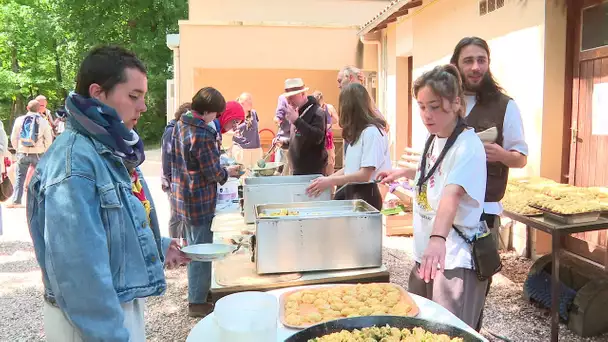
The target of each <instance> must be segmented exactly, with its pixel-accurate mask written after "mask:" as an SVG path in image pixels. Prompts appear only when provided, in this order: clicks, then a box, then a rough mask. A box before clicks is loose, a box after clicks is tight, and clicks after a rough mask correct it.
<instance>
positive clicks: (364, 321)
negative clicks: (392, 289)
mask: <svg viewBox="0 0 608 342" xmlns="http://www.w3.org/2000/svg"><path fill="white" fill-rule="evenodd" d="M387 324H388V325H389V326H390V327H393V328H399V329H404V328H406V329H412V328H415V327H420V328H422V329H424V330H426V331H429V332H432V333H435V334H446V335H448V336H450V337H451V338H455V337H461V338H462V339H463V340H464V342H479V341H483V340H482V339H480V338H478V337H476V336H475V335H473V334H471V333H469V332H466V331H464V330H462V329H460V328H456V327H454V326H451V325H448V324H443V323H437V322H432V321H427V320H425V319H420V318H413V317H401V316H362V317H352V318H343V319H338V320H335V321H329V322H325V323H321V324H317V325H314V326H312V327H310V328H307V329H304V330H302V331H300V332H298V333H296V334H295V335H292V336H291V337H289V338H288V339H286V340H285V342H308V341H309V340H311V339H314V338H317V337H321V336H325V335H328V334H332V333H335V332H340V331H342V330H354V329H363V328H371V327H373V326H377V327H382V326H386V325H387Z"/></svg>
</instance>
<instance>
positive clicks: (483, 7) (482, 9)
mask: <svg viewBox="0 0 608 342" xmlns="http://www.w3.org/2000/svg"><path fill="white" fill-rule="evenodd" d="M487 13H488V1H487V0H480V1H479V15H486V14H487Z"/></svg>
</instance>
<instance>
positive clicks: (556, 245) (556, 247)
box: [551, 232, 561, 342]
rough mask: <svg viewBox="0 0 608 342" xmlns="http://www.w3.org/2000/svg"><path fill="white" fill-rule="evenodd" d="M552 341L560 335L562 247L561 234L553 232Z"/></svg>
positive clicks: (555, 340) (555, 341)
mask: <svg viewBox="0 0 608 342" xmlns="http://www.w3.org/2000/svg"><path fill="white" fill-rule="evenodd" d="M551 245H552V250H551V264H552V265H553V270H552V272H551V342H558V335H559V253H560V248H561V240H560V234H559V233H557V232H554V233H553V234H551Z"/></svg>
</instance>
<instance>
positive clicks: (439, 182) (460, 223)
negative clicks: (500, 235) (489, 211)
mask: <svg viewBox="0 0 608 342" xmlns="http://www.w3.org/2000/svg"><path fill="white" fill-rule="evenodd" d="M446 142H447V138H435V141H434V143H433V146H432V150H431V151H430V152H429V153H427V167H426V172H427V173H428V172H429V171H430V169H431V168H432V167H433V164H434V163H435V161H436V160H437V158H438V157H439V154H440V153H441V150H442V149H443V147H444V146H445V143H446ZM419 177H420V165H419V167H418V172H417V173H416V182H417V180H418V178H419ZM449 184H455V185H460V186H461V187H463V188H464V190H465V191H466V194H465V195H464V197H463V198H462V199H461V201H460V203H459V205H458V210H457V212H456V217H455V219H454V225H455V226H456V227H458V228H459V229H460V231H461V232H462V233H464V234H465V235H466V236H467V237H468V238H471V237H473V236H475V235H476V234H478V233H481V232H484V231H485V225H484V226H481V225H480V222H479V220H480V218H481V214H482V213H483V206H482V203H483V200H484V197H485V192H486V153H485V150H484V148H483V144H482V143H481V140H480V139H479V137H478V136H477V134H475V131H474V130H473V129H467V130H465V131H463V132H462V133H461V134H460V135H459V136H458V138H457V139H456V142H455V143H454V145H453V146H452V148H450V150H449V151H448V152H447V154H446V155H445V157H444V159H443V161H442V162H441V165H440V166H439V167H438V168H437V170H436V171H435V173H434V174H433V175H432V176H431V178H429V180H428V181H427V183H426V197H427V199H426V200H424V199H423V198H420V196H419V195H418V194H417V195H416V196H415V199H414V258H415V259H416V261H417V262H421V260H422V255H423V253H424V250H425V249H426V246H427V245H428V242H429V237H430V235H431V232H432V231H433V225H434V222H435V216H436V215H437V209H438V208H439V201H440V200H441V194H442V192H443V189H444V188H445V187H446V186H447V185H449ZM416 192H417V193H418V188H416ZM458 267H462V268H469V269H472V268H473V264H472V261H471V248H470V246H469V245H468V244H467V243H466V242H465V241H464V240H463V239H462V238H461V237H460V236H459V235H458V233H456V231H455V230H454V229H452V230H450V233H449V235H448V237H447V241H446V258H445V268H446V269H448V270H449V269H454V268H458Z"/></svg>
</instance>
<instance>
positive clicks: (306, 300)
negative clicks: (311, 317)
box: [302, 293, 316, 304]
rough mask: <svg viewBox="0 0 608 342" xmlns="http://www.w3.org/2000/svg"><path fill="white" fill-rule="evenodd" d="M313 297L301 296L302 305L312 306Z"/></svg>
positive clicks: (309, 295) (310, 295)
mask: <svg viewBox="0 0 608 342" xmlns="http://www.w3.org/2000/svg"><path fill="white" fill-rule="evenodd" d="M315 299H316V298H315V296H314V295H313V294H309V293H307V294H305V295H303V296H302V303H306V304H312V303H313V302H314V301H315Z"/></svg>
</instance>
